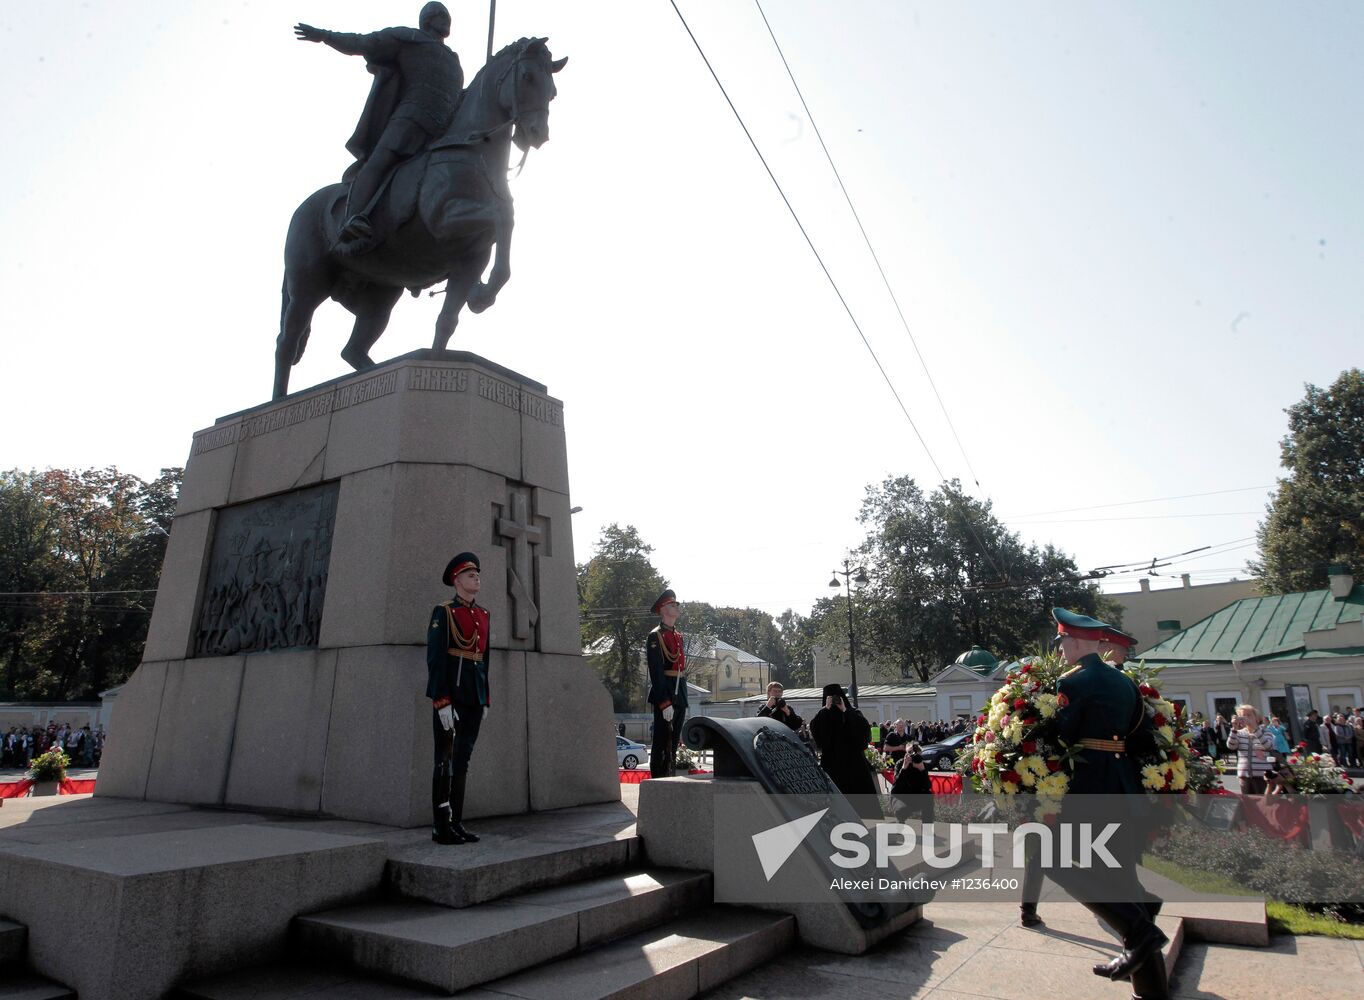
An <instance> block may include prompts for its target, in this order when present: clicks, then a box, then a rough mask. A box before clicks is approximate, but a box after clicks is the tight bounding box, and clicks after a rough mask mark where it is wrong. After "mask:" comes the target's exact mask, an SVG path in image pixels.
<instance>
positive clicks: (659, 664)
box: [644, 590, 687, 778]
mask: <svg viewBox="0 0 1364 1000" xmlns="http://www.w3.org/2000/svg"><path fill="white" fill-rule="evenodd" d="M652 610H653V613H654V614H656V615H658V620H659V624H658V627H657V628H655V629H654V630H653V631H652V632H650V633H649V639H648V641H647V642H646V643H645V644H644V647H645V650H646V652H647V654H648V659H649V704H650V705H652V706H653V707H654V745H653V749H652V750H651V751H650V752H649V772H650V774H652V775H653V776H654V777H655V778H669V777H672V774H673V767H674V763H675V761H676V758H677V744H678V742H679V741H680V740H681V737H682V723H683V721H684V720H685V719H686V718H687V678H686V672H687V654H686V652H685V650H684V649H683V641H682V633H681V632H679V631H677V627H676V626H677V616H678V615H679V614H681V613H682V605H680V604H678V603H677V595H676V594H674V593H673V592H672V591H671V590H665V591H663V593H661V594H659V595H658V600H656V601H654V606H653V608H652Z"/></svg>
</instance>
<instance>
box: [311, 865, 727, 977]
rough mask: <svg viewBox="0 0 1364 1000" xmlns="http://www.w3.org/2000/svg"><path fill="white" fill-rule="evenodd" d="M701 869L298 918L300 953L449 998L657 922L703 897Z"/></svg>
mask: <svg viewBox="0 0 1364 1000" xmlns="http://www.w3.org/2000/svg"><path fill="white" fill-rule="evenodd" d="M710 895H711V877H710V875H709V873H697V872H684V871H671V870H653V871H645V872H637V873H633V874H613V875H607V876H598V877H596V878H591V879H586V880H582V881H578V882H573V883H569V884H566V885H560V886H556V887H555V888H551V889H542V890H538V891H533V892H527V893H521V894H519V895H517V896H516V897H514V898H511V899H502V900H498V901H494V902H487V903H479V904H475V905H472V906H467V907H463V908H460V909H452V908H450V907H448V906H442V905H439V904H435V903H430V902H426V901H423V900H414V899H388V900H382V901H377V902H371V903H362V904H358V905H354V906H346V907H341V908H338V909H334V910H328V911H325V912H322V913H315V914H310V915H307V916H303V917H299V918H298V919H297V920H296V921H295V922H294V925H295V930H296V933H297V940H298V943H299V947H300V949H301V951H302V952H303V953H304V954H306V955H308V956H309V957H310V958H314V957H315V958H320V959H323V960H333V961H337V962H340V963H343V964H347V965H350V966H352V967H354V968H358V969H360V970H362V971H365V972H370V973H374V974H376V975H381V976H385V977H392V978H397V979H401V980H403V981H405V982H410V983H417V984H421V985H425V986H430V987H434V988H436V989H439V990H442V991H444V992H446V993H454V992H455V991H457V990H461V989H465V988H467V987H469V986H474V985H477V984H479V983H486V982H488V981H490V980H493V979H498V978H501V977H504V976H507V975H510V974H512V973H516V972H519V971H521V970H523V969H528V968H530V967H532V966H535V965H539V964H541V963H544V962H549V961H552V960H554V959H556V958H560V957H562V956H564V955H569V954H572V953H574V952H579V951H585V950H587V949H591V948H594V947H597V946H598V945H601V944H603V943H604V942H607V941H612V940H615V939H617V938H621V937H624V936H626V935H629V934H633V933H635V932H637V931H640V930H641V929H643V928H646V927H653V926H657V925H659V924H662V923H665V922H667V921H669V920H672V919H674V918H676V917H677V916H679V915H680V914H683V913H687V912H689V911H692V910H695V909H697V908H698V907H702V906H705V905H706V904H708V903H709V901H710Z"/></svg>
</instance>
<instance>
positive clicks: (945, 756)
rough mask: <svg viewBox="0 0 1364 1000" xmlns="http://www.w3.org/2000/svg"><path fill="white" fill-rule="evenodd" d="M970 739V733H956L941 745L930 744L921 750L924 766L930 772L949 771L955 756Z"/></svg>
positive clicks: (954, 762) (954, 763)
mask: <svg viewBox="0 0 1364 1000" xmlns="http://www.w3.org/2000/svg"><path fill="white" fill-rule="evenodd" d="M970 739H971V734H970V733H956V734H954V735H952V736H949V737H947V739H945V740H943V741H942V742H941V743H930V744H928V746H926V747H924V748H923V749H922V751H921V752H922V753H923V755H924V764H926V765H927V766H928V769H929V770H930V771H951V770H952V769H953V768H954V766H955V765H956V762H957V754H958V753H960V752H961V749H962V747H964V746H966V744H967V741H969V740H970Z"/></svg>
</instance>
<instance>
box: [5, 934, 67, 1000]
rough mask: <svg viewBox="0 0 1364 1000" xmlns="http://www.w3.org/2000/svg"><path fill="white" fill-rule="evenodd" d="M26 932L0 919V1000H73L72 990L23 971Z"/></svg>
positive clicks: (26, 942) (26, 939) (26, 944)
mask: <svg viewBox="0 0 1364 1000" xmlns="http://www.w3.org/2000/svg"><path fill="white" fill-rule="evenodd" d="M27 948H28V928H27V927H25V926H24V925H23V924H17V923H15V922H14V921H13V920H4V919H0V1000H76V994H75V992H74V991H73V990H71V989H69V988H68V987H66V986H63V985H62V984H61V983H54V982H53V981H52V980H50V979H45V978H44V977H42V976H40V975H38V974H36V973H34V972H30V971H28V970H27V969H25V968H24V967H23V961H24V954H25V952H26V951H27Z"/></svg>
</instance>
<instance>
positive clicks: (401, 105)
mask: <svg viewBox="0 0 1364 1000" xmlns="http://www.w3.org/2000/svg"><path fill="white" fill-rule="evenodd" d="M418 24H419V25H420V27H418V28H384V29H382V30H380V31H374V32H370V33H369V34H364V35H359V34H350V33H347V32H340V31H327V30H325V29H323V28H314V27H313V26H312V25H310V24H298V25H295V26H294V33H295V34H296V35H297V36H298V39H299V41H303V42H326V43H327V44H328V45H330V46H331V47H332V48H334V49H336V51H338V52H344V53H345V54H346V55H349V56H364V57H365V66H366V68H367V69H368V70H369V71H370V72H371V73H373V74H374V83H373V85H372V86H371V87H370V92H369V99H368V100H367V101H366V102H365V110H364V112H363V113H362V114H361V116H360V122H359V124H358V125H356V127H355V134H354V135H352V136H351V138H350V141H349V142H347V143H346V149H348V150H350V152H351V153H353V154H354V155H355V163H353V164H351V165H350V167H349V168H348V169H347V170H346V172H345V174H344V176H343V177H342V179H343V180H348V181H350V195H349V197H348V198H347V201H346V216H347V218H346V223H345V225H344V226H343V227H342V230H341V235H340V244H341V245H342V246H347V247H349V248H351V249H352V250H353V251H363V250H366V249H370V248H371V247H372V246H373V244H374V242H376V240H375V236H374V231H373V227H372V226H371V224H370V220H369V213H370V211H371V210H372V209H373V208H374V204H375V202H377V200H378V197H379V194H380V192H381V191H382V190H383V185H384V183H385V181H386V180H387V178H388V176H389V174H390V173H391V172H392V170H393V168H395V167H396V166H397V165H398V164H399V163H401V162H402V161H403V160H406V159H408V158H409V157H411V156H415V155H416V154H417V153H420V152H421V151H422V150H424V149H425V148H426V147H427V146H428V145H430V143H431V142H432V141H433V140H435V139H437V138H439V137H440V136H441V135H443V134H444V133H445V130H446V129H447V128H448V127H449V125H450V122H451V120H452V119H453V118H454V116H455V109H456V108H457V107H458V106H459V99H460V95H461V94H462V93H463V90H464V71H463V70H462V69H460V65H459V56H457V55H456V54H455V53H454V52H453V51H452V50H451V49H449V48H448V47H447V46H446V44H445V39H446V38H448V37H449V35H450V12H449V11H448V10H446V9H445V5H444V4H441V3H435V2H432V3H428V4H427V5H426V6H425V7H423V8H422V11H421V17H420V18H419V20H418Z"/></svg>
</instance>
